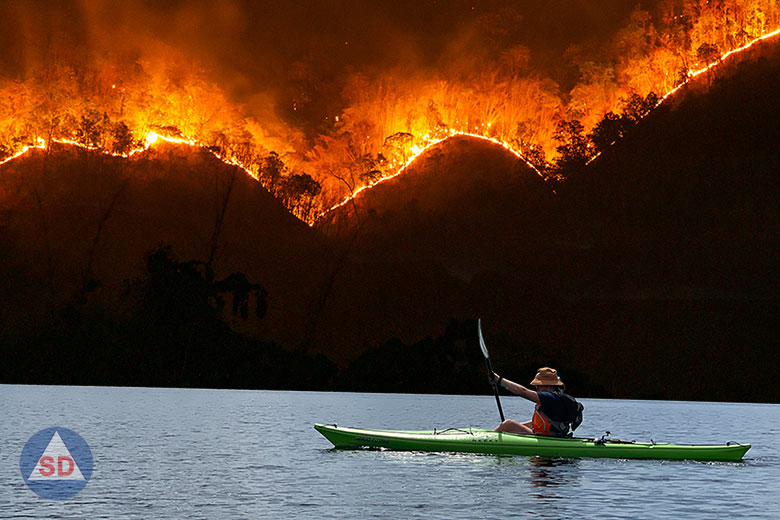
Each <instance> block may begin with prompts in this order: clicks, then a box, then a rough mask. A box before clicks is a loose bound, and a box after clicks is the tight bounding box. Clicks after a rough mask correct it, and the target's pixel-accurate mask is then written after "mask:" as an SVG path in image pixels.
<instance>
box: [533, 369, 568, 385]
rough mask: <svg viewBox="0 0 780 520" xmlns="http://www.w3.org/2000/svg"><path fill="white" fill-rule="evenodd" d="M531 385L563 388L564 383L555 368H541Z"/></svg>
mask: <svg viewBox="0 0 780 520" xmlns="http://www.w3.org/2000/svg"><path fill="white" fill-rule="evenodd" d="M531 384H532V385H534V386H563V381H561V378H560V377H558V371H557V370H555V369H554V368H550V367H544V368H540V369H539V371H538V372H537V373H536V377H535V378H534V380H533V381H531Z"/></svg>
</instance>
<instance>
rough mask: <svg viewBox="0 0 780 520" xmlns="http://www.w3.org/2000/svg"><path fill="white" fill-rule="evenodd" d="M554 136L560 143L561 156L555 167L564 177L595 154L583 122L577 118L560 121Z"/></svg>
mask: <svg viewBox="0 0 780 520" xmlns="http://www.w3.org/2000/svg"><path fill="white" fill-rule="evenodd" d="M553 137H554V139H555V140H556V141H557V142H558V143H560V144H559V145H558V146H557V147H556V150H558V153H559V154H560V156H559V157H558V159H557V160H556V162H555V169H556V170H557V173H558V174H560V175H563V176H564V177H566V176H568V175H569V174H571V173H573V172H574V171H576V170H578V169H579V168H582V167H583V166H585V164H586V163H587V162H588V159H589V158H590V157H591V156H592V154H593V147H592V145H591V143H590V142H589V141H588V138H587V136H586V135H585V134H584V128H583V127H582V123H580V122H579V121H578V120H576V119H572V120H562V121H559V122H558V126H557V127H556V130H555V135H554V136H553Z"/></svg>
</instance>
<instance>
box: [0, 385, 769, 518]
mask: <svg viewBox="0 0 780 520" xmlns="http://www.w3.org/2000/svg"><path fill="white" fill-rule="evenodd" d="M502 402H503V405H504V410H505V413H506V414H507V416H510V417H520V418H525V417H530V414H531V411H532V408H531V405H530V403H528V402H526V401H523V400H521V399H520V398H516V397H505V398H503V399H502ZM583 403H584V404H585V421H584V423H583V425H582V426H581V427H580V429H579V430H578V431H577V433H578V434H579V435H581V436H588V437H590V436H600V435H601V434H602V433H604V431H605V430H610V431H611V432H612V436H614V437H619V438H622V439H637V440H648V439H651V438H652V439H653V440H655V441H657V442H682V443H686V442H687V443H697V444H699V443H701V444H705V443H723V442H726V441H741V442H750V443H752V444H753V448H752V449H751V450H750V451H749V452H748V453H747V458H746V459H745V461H744V462H742V463H696V462H664V461H626V460H599V459H574V460H562V459H561V460H552V461H550V460H545V459H540V458H535V457H512V456H492V455H457V454H430V453H401V452H388V451H337V450H333V449H331V445H330V444H329V443H328V441H327V440H326V439H325V438H324V437H321V436H320V435H319V434H318V433H317V432H316V431H314V429H313V428H312V425H313V423H315V422H326V423H334V422H335V423H338V424H339V425H342V426H362V427H375V428H396V429H432V428H434V427H435V428H445V427H449V426H491V425H494V424H495V423H496V421H497V419H498V412H497V409H496V405H495V399H494V398H493V396H492V395H484V396H441V395H400V394H352V393H317V392H271V391H227V390H186V389H157V388H90V387H47V386H7V385H0V417H2V422H1V423H0V450H1V451H0V518H187V519H190V518H285V519H286V518H296V519H300V518H317V519H321V518H339V519H344V518H356V519H364V518H441V519H445V518H446V519H475V518H499V517H505V516H509V517H520V518H524V517H527V518H536V519H573V518H599V519H609V518H621V519H622V518H646V519H657V518H674V519H682V520H685V519H714V518H762V519H777V518H780V498H778V496H779V493H778V490H780V450H778V444H780V405H756V404H723V403H698V402H662V401H619V400H596V399H584V400H583ZM50 426H62V427H65V428H69V429H71V430H73V431H75V432H77V433H79V434H80V435H81V436H82V437H83V438H84V439H85V440H86V441H87V443H88V444H89V446H90V448H91V450H92V454H93V457H94V472H93V474H92V478H91V480H90V481H89V483H88V484H87V486H86V487H85V488H84V489H83V490H82V491H81V493H79V494H77V495H76V496H74V497H72V498H69V499H67V500H64V501H56V500H47V499H43V498H40V497H38V496H37V495H35V494H34V493H33V492H32V491H30V489H29V488H27V486H26V484H25V483H24V480H23V479H22V476H21V472H20V469H19V459H20V455H21V452H22V449H23V447H24V445H25V443H26V442H27V440H28V439H29V438H30V437H31V436H32V435H33V434H34V433H36V432H37V431H39V430H41V429H43V428H47V427H50Z"/></svg>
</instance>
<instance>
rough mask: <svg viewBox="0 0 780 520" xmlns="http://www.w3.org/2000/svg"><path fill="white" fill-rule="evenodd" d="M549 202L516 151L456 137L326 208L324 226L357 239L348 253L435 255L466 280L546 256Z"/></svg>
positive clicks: (548, 192) (426, 258) (530, 266)
mask: <svg viewBox="0 0 780 520" xmlns="http://www.w3.org/2000/svg"><path fill="white" fill-rule="evenodd" d="M554 205H555V201H554V194H553V191H552V189H551V188H550V186H548V185H547V184H546V183H545V182H544V181H543V180H542V178H541V177H540V176H539V175H538V174H536V173H535V172H534V171H533V170H531V169H530V168H529V167H528V166H527V165H526V164H525V163H524V162H523V161H522V160H520V159H518V158H517V157H516V156H515V155H513V154H512V153H510V152H509V151H507V150H505V149H504V148H502V147H501V146H499V145H497V144H495V143H492V142H490V141H487V140H484V139H478V138H474V137H469V136H455V137H451V138H449V139H447V140H446V141H443V142H442V143H439V144H438V145H436V146H434V147H432V148H430V149H429V150H427V151H426V152H425V153H424V154H423V155H421V156H420V157H418V158H417V159H416V160H415V161H414V162H413V163H412V164H411V165H410V166H409V167H408V168H407V169H406V171H405V172H404V173H402V174H401V175H399V176H397V177H394V178H392V179H390V180H387V181H385V182H382V183H380V184H379V185H377V186H376V187H374V188H372V189H369V190H365V191H363V192H361V193H359V194H358V195H357V196H356V197H355V199H354V200H353V201H352V202H351V203H347V204H345V205H343V206H341V207H340V208H338V209H336V210H335V211H333V212H331V214H330V215H328V221H327V222H326V223H325V224H323V226H322V229H323V230H324V231H326V232H327V233H329V234H330V235H331V236H334V237H337V238H340V239H343V240H344V239H345V240H352V239H353V238H354V240H355V241H354V243H353V244H352V249H351V251H350V256H351V257H353V258H358V259H363V260H366V261H374V260H381V261H384V262H387V261H392V260H400V261H407V262H408V261H412V262H417V261H421V262H437V263H441V264H442V265H444V266H445V267H446V268H447V269H448V271H449V272H450V273H452V274H453V275H454V276H457V277H460V278H463V279H464V280H467V281H468V280H470V279H471V278H472V277H473V276H474V275H475V274H478V273H480V272H483V271H499V272H508V273H512V274H515V273H516V272H517V270H518V269H525V270H534V269H535V268H536V267H537V266H539V265H540V264H542V263H544V262H543V260H544V257H545V256H546V255H547V254H548V249H549V244H550V243H551V229H552V226H553V225H554V223H555V222H554V216H555V214H556V211H555V208H554Z"/></svg>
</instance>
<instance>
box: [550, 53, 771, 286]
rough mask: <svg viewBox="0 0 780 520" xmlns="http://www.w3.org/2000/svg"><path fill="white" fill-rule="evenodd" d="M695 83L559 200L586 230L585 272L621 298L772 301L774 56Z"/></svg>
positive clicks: (576, 178)
mask: <svg viewBox="0 0 780 520" xmlns="http://www.w3.org/2000/svg"><path fill="white" fill-rule="evenodd" d="M726 72H727V73H726ZM698 83H699V84H694V85H691V88H690V91H685V90H683V91H682V92H681V93H679V94H678V95H677V96H676V98H675V99H673V100H672V102H670V103H667V104H665V105H662V108H660V109H658V110H657V111H655V112H654V113H652V114H651V115H650V116H649V117H647V118H646V119H644V120H643V121H641V122H640V123H639V124H638V125H637V127H636V128H635V129H634V130H633V131H632V132H631V134H630V135H629V136H627V137H626V138H625V139H623V140H621V141H619V142H617V143H616V144H615V145H614V146H613V147H612V148H611V149H610V150H608V151H607V152H606V153H604V154H603V155H602V156H601V157H599V158H598V159H597V160H596V161H594V162H593V163H592V164H591V165H589V166H588V167H587V168H586V169H585V170H584V172H582V173H580V174H578V175H574V176H572V178H571V179H570V180H569V182H567V183H566V187H565V191H563V192H562V193H563V194H564V195H565V199H566V200H567V201H568V202H569V205H570V206H571V207H575V208H576V214H575V216H574V217H573V220H576V221H577V222H586V223H588V229H585V230H583V232H584V233H586V234H588V236H590V237H591V238H592V239H593V241H594V244H595V245H594V247H593V249H592V251H591V253H592V254H591V257H590V258H589V261H590V262H591V265H593V266H594V268H595V269H596V270H597V271H598V272H599V275H598V276H599V277H600V278H601V279H603V280H604V281H605V282H608V283H609V284H610V285H612V286H618V287H620V288H621V289H620V290H621V291H622V292H624V293H626V294H631V293H633V294H640V293H645V294H650V295H656V296H659V297H676V296H681V297H690V296H696V295H704V296H707V295H709V296H716V297H717V296H721V297H736V298H742V297H760V298H767V297H768V298H776V297H777V296H778V294H780V292H779V291H780V278H779V277H778V270H777V268H776V266H777V259H778V258H780V177H778V174H777V173H778V160H779V158H780V125H778V123H777V122H778V120H780V100H778V97H777V92H778V91H780V46H778V45H773V46H769V45H766V46H764V48H763V52H762V57H761V58H760V59H758V60H757V61H743V62H741V63H739V64H738V65H737V66H736V67H734V68H733V69H730V70H728V71H724V72H723V73H719V72H718V71H712V72H711V73H710V75H709V76H704V77H701V78H700V79H699V82H698ZM702 83H704V85H702ZM704 87H708V88H707V89H706V92H702V90H703V88H704ZM615 264H617V265H618V266H620V268H619V269H617V270H613V269H611V268H608V267H607V266H610V265H615ZM610 270H613V271H614V272H613V273H611V274H610V273H609V272H608V271H610Z"/></svg>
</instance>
